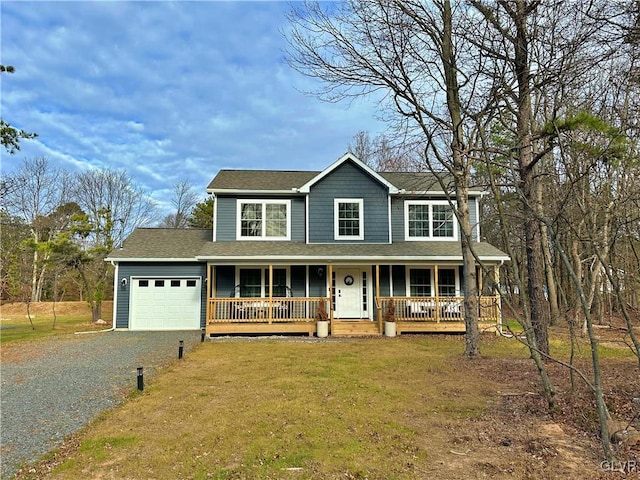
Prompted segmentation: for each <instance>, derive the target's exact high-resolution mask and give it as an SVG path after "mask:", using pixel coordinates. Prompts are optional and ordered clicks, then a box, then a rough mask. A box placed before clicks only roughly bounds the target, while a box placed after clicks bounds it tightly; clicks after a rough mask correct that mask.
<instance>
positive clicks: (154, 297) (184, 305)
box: [129, 278, 201, 330]
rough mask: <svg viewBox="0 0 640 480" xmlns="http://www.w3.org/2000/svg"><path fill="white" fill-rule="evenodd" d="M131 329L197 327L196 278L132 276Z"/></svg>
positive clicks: (190, 328) (198, 313)
mask: <svg viewBox="0 0 640 480" xmlns="http://www.w3.org/2000/svg"><path fill="white" fill-rule="evenodd" d="M131 283H132V286H131V304H130V318H129V328H130V329H131V330H199V329H200V301H201V300H200V278H132V279H131Z"/></svg>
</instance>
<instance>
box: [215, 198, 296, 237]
mask: <svg viewBox="0 0 640 480" xmlns="http://www.w3.org/2000/svg"><path fill="white" fill-rule="evenodd" d="M242 198H243V199H255V200H265V199H267V197H264V196H255V195H253V196H252V195H242ZM268 198H269V199H276V200H291V240H292V241H294V242H304V241H305V204H304V197H283V196H279V197H268ZM237 199H238V197H226V196H218V197H216V202H217V207H216V208H217V212H216V213H217V221H216V241H218V242H234V241H235V240H236V219H237V208H236V207H237Z"/></svg>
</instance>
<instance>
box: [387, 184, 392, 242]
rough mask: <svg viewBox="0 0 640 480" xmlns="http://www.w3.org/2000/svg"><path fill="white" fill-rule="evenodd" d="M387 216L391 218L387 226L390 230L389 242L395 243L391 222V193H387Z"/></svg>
mask: <svg viewBox="0 0 640 480" xmlns="http://www.w3.org/2000/svg"><path fill="white" fill-rule="evenodd" d="M387 218H388V220H389V225H388V226H387V228H388V230H389V243H393V226H392V224H391V195H387Z"/></svg>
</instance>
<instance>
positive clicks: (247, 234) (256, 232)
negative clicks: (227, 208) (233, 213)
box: [237, 200, 291, 240]
mask: <svg viewBox="0 0 640 480" xmlns="http://www.w3.org/2000/svg"><path fill="white" fill-rule="evenodd" d="M237 232H238V234H237V239H238V240H289V239H290V236H291V201H290V200H238V226H237Z"/></svg>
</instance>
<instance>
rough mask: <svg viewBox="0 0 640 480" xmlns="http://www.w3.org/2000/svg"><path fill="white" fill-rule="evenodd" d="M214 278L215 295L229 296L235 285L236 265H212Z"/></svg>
mask: <svg viewBox="0 0 640 480" xmlns="http://www.w3.org/2000/svg"><path fill="white" fill-rule="evenodd" d="M214 270H215V272H216V273H215V274H216V278H215V285H216V291H215V292H214V295H215V296H216V297H230V296H231V294H232V292H233V291H234V288H235V286H236V267H234V266H232V265H219V266H216V267H214Z"/></svg>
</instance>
